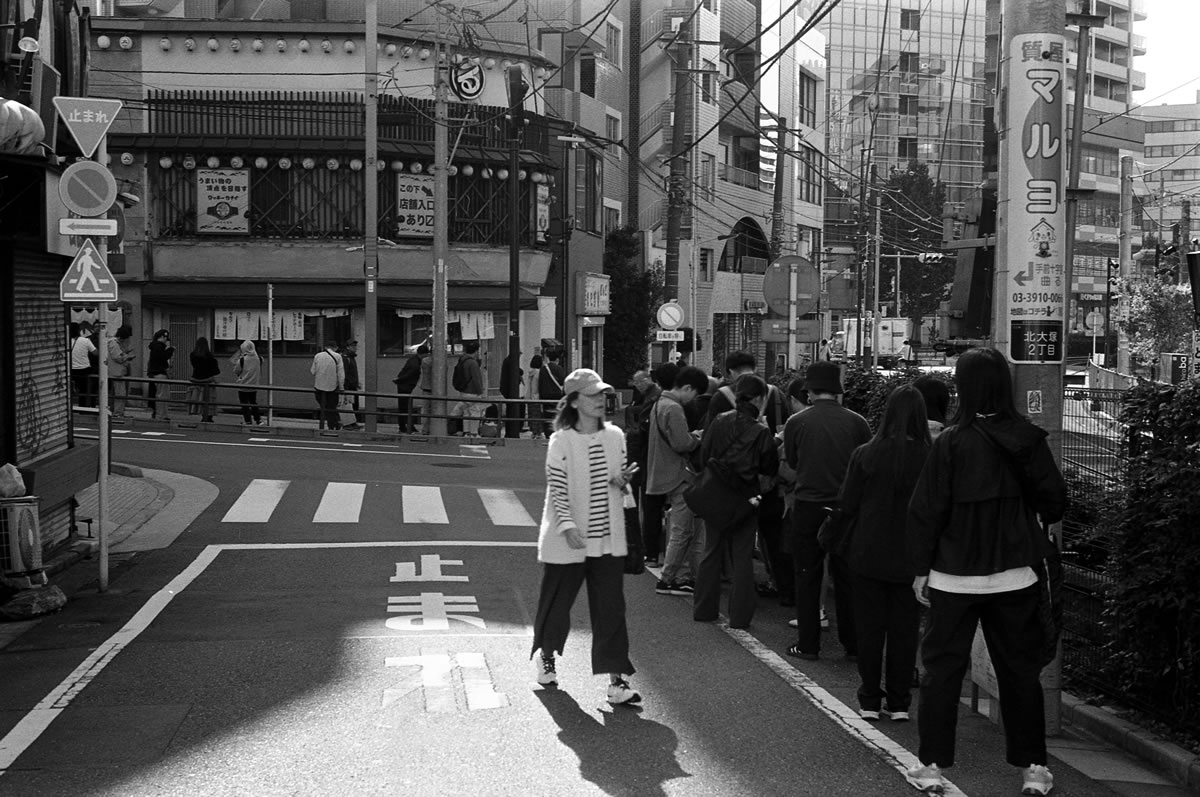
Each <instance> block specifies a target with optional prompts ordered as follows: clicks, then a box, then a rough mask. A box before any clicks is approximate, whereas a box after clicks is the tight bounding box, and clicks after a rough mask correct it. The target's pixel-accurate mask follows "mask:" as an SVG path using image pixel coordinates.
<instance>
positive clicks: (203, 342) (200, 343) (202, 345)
mask: <svg viewBox="0 0 1200 797" xmlns="http://www.w3.org/2000/svg"><path fill="white" fill-rule="evenodd" d="M192 354H195V355H198V356H200V357H207V356H208V355H210V354H212V350H211V349H209V348H208V338H205V337H199V338H196V348H194V349H192Z"/></svg>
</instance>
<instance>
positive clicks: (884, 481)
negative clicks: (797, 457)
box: [838, 385, 930, 722]
mask: <svg viewBox="0 0 1200 797" xmlns="http://www.w3.org/2000/svg"><path fill="white" fill-rule="evenodd" d="M929 446H930V437H929V426H928V424H927V423H926V417H925V399H924V398H922V396H921V393H920V392H919V391H918V390H917V389H916V388H915V387H912V386H910V385H905V386H902V387H898V388H896V389H895V390H893V391H892V394H891V395H890V396H888V401H887V406H886V407H885V408H884V410H883V418H882V420H881V421H880V423H879V428H878V429H877V430H876V431H875V435H874V437H872V438H871V440H870V442H868V443H864V444H863V445H861V446H859V447H858V448H856V449H855V450H854V453H853V454H852V455H851V456H850V464H849V465H848V466H847V467H846V479H845V480H844V481H843V482H842V491H841V493H840V494H839V495H838V504H839V506H841V508H842V511H843V512H844V513H845V518H846V526H847V541H846V553H845V556H846V564H847V566H848V567H849V568H850V581H851V584H852V588H851V595H852V596H853V603H854V630H855V633H856V634H857V636H858V675H859V678H860V680H861V683H860V684H859V687H858V706H859V709H858V713H859V716H861V717H862V718H863V719H867V720H877V719H879V715H880V712H881V711H882V712H884V713H886V714H888V715H889V716H891V718H892V719H893V720H894V721H897V722H901V721H904V720H907V719H908V709H909V705H910V704H911V703H912V673H913V667H914V666H915V665H916V663H917V635H918V630H919V628H920V621H921V613H920V606H919V605H918V603H917V600H916V598H915V597H914V596H913V592H912V581H913V569H912V565H911V564H910V563H909V561H908V556H907V548H906V538H905V533H904V531H905V529H904V524H903V523H897V522H896V521H897V518H903V517H904V516H905V515H906V513H907V512H908V502H909V499H910V498H912V493H913V488H914V487H916V484H917V477H918V476H919V475H920V473H921V468H922V466H923V465H924V464H925V458H926V457H927V456H928V455H929ZM885 647H886V649H887V664H886V668H885V666H884V649H885ZM881 682H882V683H883V684H884V689H881V688H880V683H881ZM885 697H886V698H887V707H886V708H884V706H883V700H884V698H885Z"/></svg>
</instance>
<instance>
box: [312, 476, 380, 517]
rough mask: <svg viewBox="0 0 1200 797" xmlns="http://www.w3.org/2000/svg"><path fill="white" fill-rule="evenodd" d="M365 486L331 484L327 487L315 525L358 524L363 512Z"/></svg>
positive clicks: (318, 508) (316, 515)
mask: <svg viewBox="0 0 1200 797" xmlns="http://www.w3.org/2000/svg"><path fill="white" fill-rule="evenodd" d="M366 490H367V485H365V484H351V483H348V482H330V483H329V484H327V485H325V495H323V496H321V504H320V506H318V507H317V513H316V514H315V515H313V523H357V522H358V516H359V513H360V512H362V502H363V493H365V492H366Z"/></svg>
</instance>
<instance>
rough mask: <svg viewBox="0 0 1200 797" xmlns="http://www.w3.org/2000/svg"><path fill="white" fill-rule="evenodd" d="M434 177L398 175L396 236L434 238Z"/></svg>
mask: <svg viewBox="0 0 1200 797" xmlns="http://www.w3.org/2000/svg"><path fill="white" fill-rule="evenodd" d="M433 203H434V199H433V176H432V175H429V174H403V173H401V174H397V175H396V235H398V236H402V237H409V238H432V237H433V209H434V204H433Z"/></svg>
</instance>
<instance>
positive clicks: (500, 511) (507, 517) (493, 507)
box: [479, 488, 537, 528]
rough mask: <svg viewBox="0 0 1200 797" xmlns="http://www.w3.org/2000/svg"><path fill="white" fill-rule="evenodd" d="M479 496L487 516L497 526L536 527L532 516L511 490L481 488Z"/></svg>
mask: <svg viewBox="0 0 1200 797" xmlns="http://www.w3.org/2000/svg"><path fill="white" fill-rule="evenodd" d="M479 497H480V499H482V500H483V508H484V509H486V510H487V513H488V517H490V518H491V519H492V523H493V524H495V525H497V526H533V527H535V528H536V527H537V523H536V522H534V519H533V517H532V516H531V515H530V514H529V512H528V511H526V509H525V506H524V504H522V503H521V501H520V499H518V498H517V494H516V493H514V492H513V491H512V490H489V489H484V488H481V489H480V490H479Z"/></svg>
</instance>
